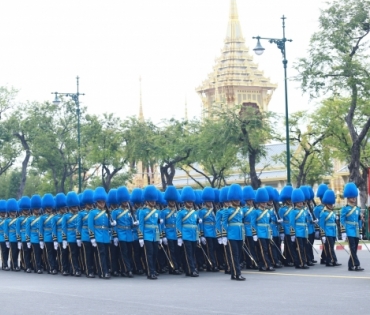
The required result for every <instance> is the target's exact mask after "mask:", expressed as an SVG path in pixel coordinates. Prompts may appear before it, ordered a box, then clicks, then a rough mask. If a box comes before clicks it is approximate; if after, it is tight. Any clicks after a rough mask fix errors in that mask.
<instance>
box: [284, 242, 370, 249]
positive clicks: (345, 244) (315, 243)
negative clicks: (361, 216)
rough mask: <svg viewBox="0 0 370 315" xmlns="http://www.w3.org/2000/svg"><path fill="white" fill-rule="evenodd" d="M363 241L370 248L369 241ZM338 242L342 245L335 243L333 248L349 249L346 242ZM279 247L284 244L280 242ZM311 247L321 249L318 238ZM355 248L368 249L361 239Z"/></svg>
mask: <svg viewBox="0 0 370 315" xmlns="http://www.w3.org/2000/svg"><path fill="white" fill-rule="evenodd" d="M364 242H365V243H366V245H367V247H368V248H369V250H370V243H369V241H364ZM340 243H341V244H342V245H344V246H342V245H339V244H338V243H335V246H334V249H335V250H344V249H345V250H347V251H349V246H348V244H347V243H346V242H342V241H340ZM281 247H282V249H284V244H282V245H281ZM313 247H314V248H315V249H316V250H322V249H323V245H322V243H321V241H320V240H315V242H314V244H313ZM357 250H368V249H367V248H366V246H365V245H364V243H363V241H360V242H359V244H358V246H357Z"/></svg>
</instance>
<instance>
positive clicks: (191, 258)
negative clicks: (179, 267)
mask: <svg viewBox="0 0 370 315" xmlns="http://www.w3.org/2000/svg"><path fill="white" fill-rule="evenodd" d="M196 249H197V241H183V266H184V267H185V271H186V273H187V274H191V273H192V272H194V271H195V269H196V267H195V266H196V263H195V251H196Z"/></svg>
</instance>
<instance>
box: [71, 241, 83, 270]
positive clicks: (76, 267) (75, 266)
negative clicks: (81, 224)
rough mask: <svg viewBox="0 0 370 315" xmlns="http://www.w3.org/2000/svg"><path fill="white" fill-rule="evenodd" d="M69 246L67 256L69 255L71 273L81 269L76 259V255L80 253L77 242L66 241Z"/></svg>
mask: <svg viewBox="0 0 370 315" xmlns="http://www.w3.org/2000/svg"><path fill="white" fill-rule="evenodd" d="M68 247H69V256H70V264H71V267H72V274H75V273H76V272H80V271H81V267H80V263H79V261H78V257H79V254H80V251H79V248H78V246H77V243H72V242H71V243H68Z"/></svg>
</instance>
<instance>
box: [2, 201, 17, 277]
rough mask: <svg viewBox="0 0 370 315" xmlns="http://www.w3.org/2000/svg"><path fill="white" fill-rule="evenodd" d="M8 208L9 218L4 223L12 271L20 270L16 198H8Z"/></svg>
mask: <svg viewBox="0 0 370 315" xmlns="http://www.w3.org/2000/svg"><path fill="white" fill-rule="evenodd" d="M6 210H7V212H8V214H9V218H7V219H6V220H5V223H4V239H5V244H6V247H8V248H9V253H10V267H11V270H12V271H20V268H19V266H18V256H19V249H18V240H17V213H18V203H17V201H16V200H15V199H14V198H11V199H8V201H7V203H6Z"/></svg>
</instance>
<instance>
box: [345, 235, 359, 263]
mask: <svg viewBox="0 0 370 315" xmlns="http://www.w3.org/2000/svg"><path fill="white" fill-rule="evenodd" d="M347 238H348V245H349V250H350V252H351V255H350V256H349V259H348V268H352V267H356V266H360V261H359V259H358V257H357V246H358V243H359V241H360V239H359V238H358V237H353V236H347Z"/></svg>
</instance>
